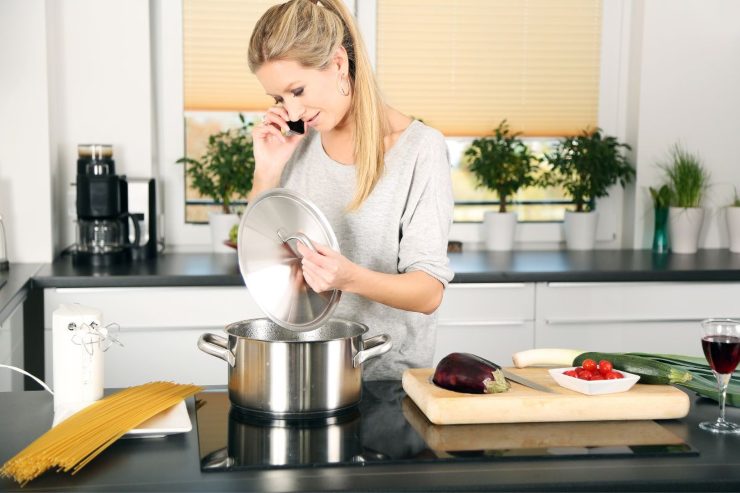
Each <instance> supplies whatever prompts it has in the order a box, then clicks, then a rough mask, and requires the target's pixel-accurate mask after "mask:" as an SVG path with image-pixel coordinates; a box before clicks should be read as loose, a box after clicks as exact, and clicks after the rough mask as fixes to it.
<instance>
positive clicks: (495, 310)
mask: <svg viewBox="0 0 740 493" xmlns="http://www.w3.org/2000/svg"><path fill="white" fill-rule="evenodd" d="M533 319H534V284H533V283H500V284H450V285H449V286H448V287H447V290H446V292H445V295H444V299H443V300H442V304H441V306H440V307H439V323H440V324H444V323H456V322H460V321H471V322H472V321H474V322H481V323H484V324H485V323H500V322H507V323H509V322H510V323H515V324H516V323H520V322H524V321H527V320H533Z"/></svg>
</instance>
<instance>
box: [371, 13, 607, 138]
mask: <svg viewBox="0 0 740 493" xmlns="http://www.w3.org/2000/svg"><path fill="white" fill-rule="evenodd" d="M377 2H378V6H377V16H378V23H377V61H376V66H377V76H378V81H379V84H380V87H381V89H382V91H383V93H384V95H385V97H386V99H387V100H388V102H389V104H391V105H392V106H394V107H396V108H397V109H399V110H400V111H402V112H404V113H406V114H409V115H413V116H414V117H416V118H420V119H422V120H424V121H425V122H426V123H428V124H429V125H431V126H433V127H435V128H437V129H439V130H440V131H442V132H443V133H444V134H445V135H448V136H479V135H484V134H489V133H491V132H492V129H493V128H495V127H496V126H497V125H498V123H499V122H500V121H501V120H503V119H504V118H506V119H507V120H508V122H509V124H510V126H511V128H512V130H514V131H521V132H523V134H524V135H526V136H559V135H569V134H575V133H578V132H579V131H580V130H581V129H583V128H584V127H586V126H591V127H595V126H596V124H597V121H598V114H597V112H598V96H599V53H600V37H601V0H558V1H552V0H465V1H456V0H377Z"/></svg>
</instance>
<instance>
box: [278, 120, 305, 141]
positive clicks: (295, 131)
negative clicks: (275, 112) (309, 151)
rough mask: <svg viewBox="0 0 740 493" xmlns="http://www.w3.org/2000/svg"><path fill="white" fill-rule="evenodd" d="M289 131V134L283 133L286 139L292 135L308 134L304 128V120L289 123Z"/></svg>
mask: <svg viewBox="0 0 740 493" xmlns="http://www.w3.org/2000/svg"><path fill="white" fill-rule="evenodd" d="M288 128H289V129H290V130H288V131H287V132H283V135H285V136H286V137H290V136H291V135H302V134H303V133H305V132H306V129H305V127H304V126H303V120H298V121H297V122H288Z"/></svg>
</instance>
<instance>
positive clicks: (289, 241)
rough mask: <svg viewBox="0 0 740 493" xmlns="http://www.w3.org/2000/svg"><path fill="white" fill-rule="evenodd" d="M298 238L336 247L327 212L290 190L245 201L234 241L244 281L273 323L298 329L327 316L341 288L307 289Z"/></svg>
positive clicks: (310, 243)
mask: <svg viewBox="0 0 740 493" xmlns="http://www.w3.org/2000/svg"><path fill="white" fill-rule="evenodd" d="M299 241H300V242H302V243H304V245H306V246H308V247H309V248H313V242H317V243H321V244H323V245H326V246H328V247H330V248H332V249H334V250H336V251H339V242H338V241H337V237H336V235H335V234H334V230H333V229H332V227H331V224H329V221H328V220H327V219H326V216H324V214H323V213H322V212H321V211H320V210H319V209H318V207H316V205H314V204H313V203H312V202H311V201H309V200H308V199H306V198H305V197H303V196H302V195H300V194H298V193H296V192H294V191H293V190H288V189H285V188H274V189H271V190H268V191H267V192H265V193H263V194H262V195H260V196H259V197H257V198H256V199H255V200H253V201H252V202H250V204H249V206H248V207H247V210H246V211H245V212H244V215H243V216H242V220H241V223H240V225H239V238H238V241H237V244H238V247H237V251H238V254H239V270H241V273H242V277H243V278H244V283H245V284H246V285H247V289H248V290H249V292H250V294H251V295H252V297H253V298H254V300H255V301H256V302H257V304H258V305H259V307H260V308H261V309H262V311H263V312H264V313H265V314H266V315H267V316H268V317H269V318H270V319H271V320H272V321H273V322H275V323H276V324H278V325H280V326H282V327H285V328H286V329H290V330H295V331H300V332H303V331H307V330H311V329H315V328H316V327H318V326H320V325H322V324H323V323H324V322H325V321H326V320H327V319H328V318H329V317H331V314H332V313H333V312H334V309H335V308H336V305H337V303H338V302H339V296H340V294H341V291H339V290H332V291H327V292H324V293H317V292H315V291H314V290H313V289H311V287H310V286H309V285H308V284H307V283H306V280H305V279H304V278H303V269H302V267H301V255H300V254H299V253H298V248H297V244H296V242H299Z"/></svg>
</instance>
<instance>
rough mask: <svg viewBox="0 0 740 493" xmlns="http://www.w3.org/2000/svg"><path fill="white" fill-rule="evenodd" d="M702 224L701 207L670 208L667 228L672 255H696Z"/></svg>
mask: <svg viewBox="0 0 740 493" xmlns="http://www.w3.org/2000/svg"><path fill="white" fill-rule="evenodd" d="M703 222H704V209H703V208H701V207H670V208H669V209H668V228H669V234H670V237H671V251H672V252H673V253H696V250H698V249H699V232H700V231H701V225H702V223H703Z"/></svg>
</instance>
